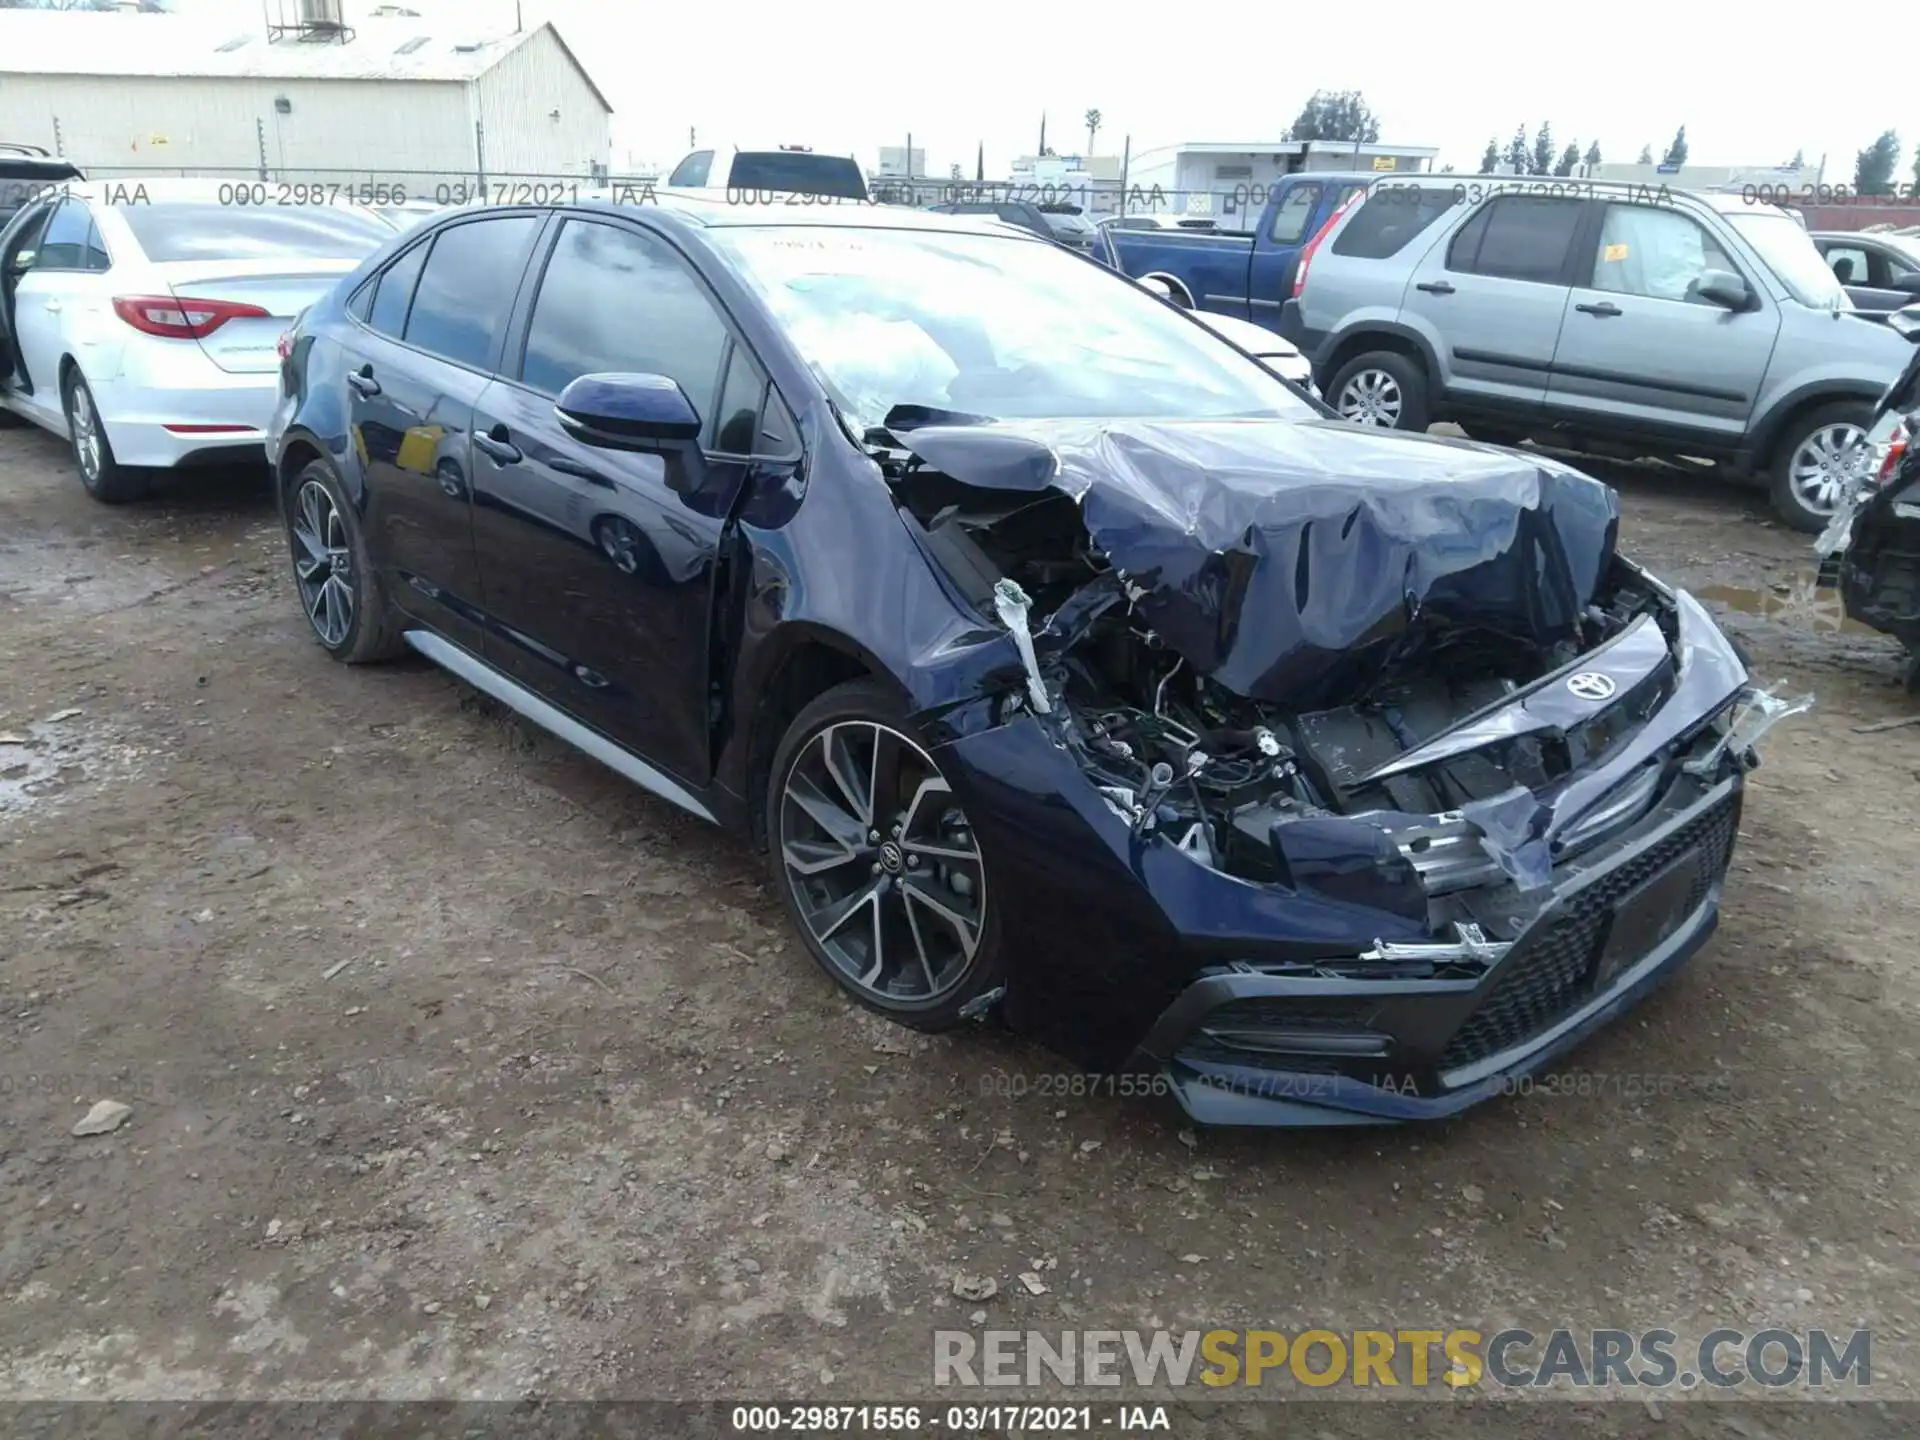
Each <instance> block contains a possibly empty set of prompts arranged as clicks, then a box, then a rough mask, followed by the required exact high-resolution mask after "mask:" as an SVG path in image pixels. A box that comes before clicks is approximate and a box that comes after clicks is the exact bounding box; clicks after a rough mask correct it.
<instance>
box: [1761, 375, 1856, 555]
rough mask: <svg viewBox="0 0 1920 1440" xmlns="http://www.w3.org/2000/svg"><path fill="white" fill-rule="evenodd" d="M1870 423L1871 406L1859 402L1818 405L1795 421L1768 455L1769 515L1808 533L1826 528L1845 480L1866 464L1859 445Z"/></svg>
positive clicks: (1816, 532) (1838, 500)
mask: <svg viewBox="0 0 1920 1440" xmlns="http://www.w3.org/2000/svg"><path fill="white" fill-rule="evenodd" d="M1872 424H1873V407H1872V406H1871V405H1869V404H1868V403H1867V402H1866V401H1864V400H1842V401H1840V402H1838V403H1837V404H1833V405H1822V406H1821V407H1820V408H1819V409H1817V410H1810V411H1808V412H1807V413H1806V414H1805V415H1802V416H1800V417H1799V418H1798V419H1796V420H1795V421H1794V422H1793V424H1792V425H1791V426H1790V427H1789V428H1788V430H1787V433H1786V434H1785V435H1784V436H1782V437H1781V441H1780V448H1779V450H1778V451H1777V452H1776V453H1775V455H1774V460H1773V484H1772V495H1773V509H1774V513H1775V514H1777V515H1778V516H1779V517H1780V518H1781V519H1782V520H1784V521H1786V523H1787V524H1789V525H1791V526H1792V527H1793V528H1794V529H1796V530H1800V531H1803V532H1805V533H1806V534H1809V535H1817V534H1819V533H1820V532H1821V531H1822V530H1824V529H1826V527H1827V522H1828V521H1829V520H1831V519H1832V518H1833V512H1834V508H1835V507H1836V506H1837V505H1838V504H1839V503H1840V497H1841V495H1842V494H1843V493H1844V490H1845V486H1846V483H1847V481H1848V479H1849V477H1850V476H1852V475H1853V474H1854V472H1855V470H1856V469H1857V468H1859V467H1863V466H1866V465H1869V464H1871V463H1872V461H1871V458H1870V457H1869V455H1868V453H1867V447H1866V445H1865V444H1864V443H1863V442H1864V441H1865V440H1866V438H1867V430H1868V429H1869V427H1871V426H1872Z"/></svg>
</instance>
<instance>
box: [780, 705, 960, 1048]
mask: <svg viewBox="0 0 1920 1440" xmlns="http://www.w3.org/2000/svg"><path fill="white" fill-rule="evenodd" d="M778 812H779V813H778V815H777V816H776V817H775V823H774V826H773V835H772V839H773V843H774V844H775V845H776V846H777V847H778V852H777V856H776V859H777V862H778V863H779V864H780V866H781V867H782V869H783V870H784V872H785V878H786V882H787V890H788V893H789V895H790V897H791V898H792V901H793V906H794V910H795V912H796V914H797V918H798V919H799V921H800V923H801V924H802V925H803V926H804V927H805V929H806V931H807V935H808V938H809V939H810V940H811V941H812V942H813V949H814V950H815V952H816V954H817V955H818V956H820V957H822V958H823V959H824V960H825V961H826V962H827V963H828V964H829V965H830V966H831V967H832V971H831V972H830V973H833V974H834V978H835V979H836V980H838V981H839V982H840V983H841V984H842V985H844V986H845V987H846V988H847V989H849V990H850V991H852V992H853V993H854V994H855V996H856V997H858V998H860V999H863V1000H865V1001H866V1002H868V1003H869V1004H871V1005H873V1006H874V1007H875V1008H877V1009H880V1010H883V1011H886V1012H889V1013H896V1014H897V1013H898V1012H899V1011H900V1010H901V1009H902V1008H907V1009H910V1010H912V1011H915V1012H924V1011H925V1010H927V1009H931V1008H934V1007H936V1006H938V1005H939V1002H940V1001H941V1000H943V999H945V998H949V997H951V996H952V995H953V994H954V992H955V991H956V990H957V989H958V988H959V987H960V986H961V985H962V984H963V983H964V982H965V981H966V980H967V979H968V976H969V974H970V972H971V971H972V970H973V968H974V962H975V959H976V957H977V956H978V955H979V953H980V949H981V942H982V938H983V935H984V933H985V925H986V906H987V877H986V869H985V866H984V865H983V863H982V861H981V856H980V848H979V844H978V842H977V841H976V840H975V839H974V836H973V829H972V827H971V826H970V825H969V824H968V823H967V817H966V815H965V814H964V813H963V812H962V811H961V809H960V807H959V806H958V805H957V804H955V803H954V797H953V791H952V788H951V787H950V786H949V785H948V784H947V781H946V778H945V777H944V776H942V775H941V773H940V769H939V767H938V766H937V765H935V764H934V762H933V761H932V759H931V758H929V757H928V755H927V753H926V751H924V750H922V749H921V748H920V746H919V745H918V744H917V743H915V741H913V740H912V739H911V738H909V737H908V736H907V735H905V734H903V733H902V732H901V731H900V730H897V729H895V728H894V727H893V726H891V725H887V724H884V723H882V722H880V721H878V720H866V719H845V720H838V721H835V722H833V723H830V724H828V725H825V726H824V727H822V728H821V729H820V730H818V731H817V732H815V733H814V734H813V735H812V736H811V737H810V738H809V739H808V740H807V741H806V742H805V743H804V744H803V745H802V746H801V747H800V749H799V751H798V752H797V753H796V754H795V755H794V756H793V759H792V762H791V764H790V765H789V766H788V767H787V769H786V772H785V778H784V780H783V781H782V782H781V788H780V792H779V797H778ZM900 1018H908V1017H906V1016H901V1017H900Z"/></svg>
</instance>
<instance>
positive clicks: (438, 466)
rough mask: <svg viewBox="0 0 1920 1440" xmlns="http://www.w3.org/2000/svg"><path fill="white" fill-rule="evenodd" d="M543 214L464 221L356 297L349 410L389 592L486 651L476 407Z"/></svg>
mask: <svg viewBox="0 0 1920 1440" xmlns="http://www.w3.org/2000/svg"><path fill="white" fill-rule="evenodd" d="M541 223H542V217H541V216H540V215H538V214H536V213H533V212H525V211H522V212H509V213H507V214H500V215H483V216H481V217H479V218H477V219H472V220H461V221H459V222H456V223H453V224H450V225H447V226H446V227H445V228H443V229H439V230H435V231H433V232H432V233H431V234H428V235H426V236H424V237H422V238H421V239H420V240H419V241H417V242H416V243H415V244H413V245H412V246H411V247H409V248H408V249H406V250H404V251H402V252H401V253H400V254H399V255H398V256H397V257H395V259H394V260H393V261H391V262H390V263H389V264H388V265H387V266H386V267H385V269H384V270H382V272H381V273H380V274H379V275H377V276H376V277H375V278H374V279H373V280H372V281H371V282H369V284H367V285H364V286H362V287H361V289H360V290H358V291H356V292H355V293H354V295H353V297H352V298H351V300H350V302H349V313H351V314H352V315H353V316H354V317H355V319H356V320H357V321H359V322H360V323H359V324H358V325H356V326H355V328H354V331H353V333H352V335H351V336H350V337H348V340H347V343H346V348H347V349H348V351H349V354H348V356H347V359H346V365H347V374H346V384H347V387H348V395H347V408H348V415H349V417H350V425H351V428H352V432H353V437H354V445H355V448H356V450H357V452H358V453H359V455H360V457H361V462H362V465H363V467H364V470H365V474H366V481H367V505H366V515H365V521H364V523H365V526H366V529H367V533H368V534H369V535H371V536H372V537H374V538H373V545H372V549H373V553H374V558H375V560H376V563H378V564H379V565H380V567H381V570H382V572H383V576H384V578H385V581H386V585H387V593H388V594H389V595H390V596H392V598H393V601H394V603H395V604H396V605H398V606H399V607H400V608H401V609H403V610H405V611H407V612H408V613H410V614H412V615H415V616H418V617H419V618H421V619H422V620H424V621H426V622H427V623H428V624H430V625H432V626H433V627H434V628H435V629H437V630H439V631H440V632H441V633H442V634H444V635H445V636H446V637H447V638H448V639H450V640H453V641H454V642H456V643H457V644H460V645H462V646H464V647H465V648H467V649H468V650H471V651H472V652H473V653H474V654H476V655H478V654H480V653H482V652H483V651H484V649H485V642H484V640H483V628H482V624H481V617H482V616H483V614H484V613H485V603H484V602H485V597H484V596H483V594H482V593H481V588H480V571H479V565H478V562H477V561H476V559H475V557H474V551H473V522H472V517H471V513H470V510H471V506H470V502H469V495H468V489H469V483H470V474H471V467H472V463H473V457H472V454H471V446H470V443H469V442H470V435H471V430H472V424H473V406H474V401H475V400H477V399H478V398H479V396H480V393H481V391H483V390H484V389H486V387H487V384H488V381H489V377H490V375H491V373H492V371H493V368H494V366H495V365H496V364H498V362H499V356H500V348H501V343H502V339H503V337H504V335H505V332H506V327H507V318H508V315H509V313H510V312H511V310H512V308H513V302H514V296H515V294H516V292H517V291H518V289H519V286H520V282H521V278H522V276H523V274H524V272H525V270H526V262H527V256H528V254H529V253H530V252H531V250H532V248H533V242H534V239H535V237H536V236H537V235H538V233H539V231H540V227H541Z"/></svg>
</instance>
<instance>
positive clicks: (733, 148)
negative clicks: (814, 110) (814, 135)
mask: <svg viewBox="0 0 1920 1440" xmlns="http://www.w3.org/2000/svg"><path fill="white" fill-rule="evenodd" d="M709 150H711V151H712V152H713V153H714V154H715V155H727V154H734V155H739V154H747V153H751V154H754V155H772V154H786V155H824V156H825V157H827V158H828V159H829V160H851V159H853V158H854V155H853V152H852V151H851V150H822V149H821V148H820V147H819V146H818V145H809V146H808V147H807V148H806V149H804V150H796V149H793V148H792V147H790V146H787V145H782V144H772V143H770V144H766V145H759V144H751V145H750V144H744V143H742V142H741V141H739V140H735V139H732V138H728V139H725V140H702V141H701V142H700V143H699V144H698V145H696V146H694V147H693V148H692V149H691V150H687V151H684V152H682V154H681V156H680V159H681V160H684V159H686V158H687V156H688V155H704V154H705V153H706V152H708V151H709ZM674 163H675V164H676V165H677V164H679V161H678V160H676V161H675V162H674Z"/></svg>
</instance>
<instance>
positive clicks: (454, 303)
mask: <svg viewBox="0 0 1920 1440" xmlns="http://www.w3.org/2000/svg"><path fill="white" fill-rule="evenodd" d="M539 228H540V221H539V219H538V217H536V216H533V215H501V216H496V217H493V218H490V219H486V220H469V221H467V222H466V223H464V224H460V225H451V226H448V227H447V228H446V229H445V230H442V231H440V232H439V234H437V235H435V236H434V237H433V249H432V250H431V251H429V252H428V255H427V264H426V269H425V270H423V271H422V272H421V274H420V283H419V285H418V286H417V287H416V288H415V290H414V293H413V308H412V309H411V310H409V311H408V312H407V329H406V335H405V339H406V342H407V344H409V345H413V346H416V347H418V348H419V349H421V350H430V351H432V352H433V353H434V354H435V355H440V356H443V357H444V358H446V359H448V360H453V361H456V362H458V363H459V364H462V365H470V366H472V367H473V368H474V369H476V370H491V369H492V368H493V364H494V356H495V354H496V353H497V351H498V348H499V343H500V333H501V331H502V330H504V329H505V328H506V324H507V312H508V311H510V310H511V309H512V308H513V296H514V292H515V291H516V290H517V289H518V288H519V286H520V274H521V272H522V271H523V270H525V269H526V265H527V251H528V250H529V249H530V248H531V247H532V245H533V237H534V234H535V232H537V231H538V230H539Z"/></svg>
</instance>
